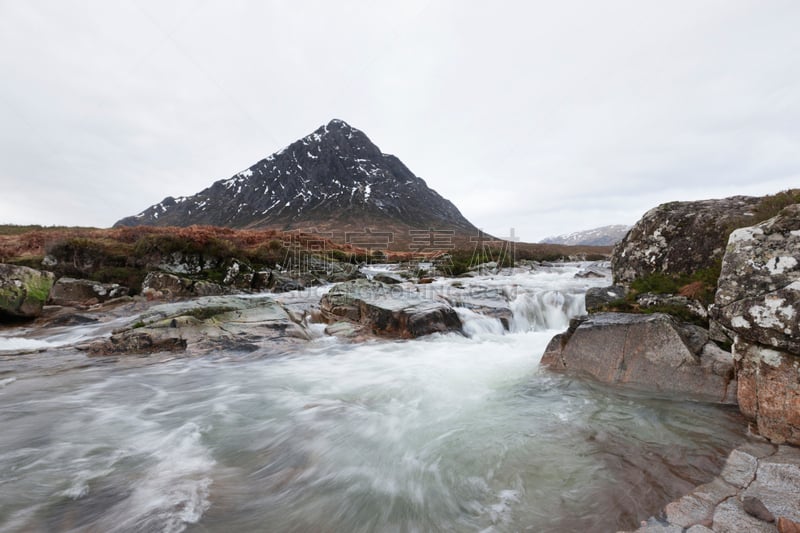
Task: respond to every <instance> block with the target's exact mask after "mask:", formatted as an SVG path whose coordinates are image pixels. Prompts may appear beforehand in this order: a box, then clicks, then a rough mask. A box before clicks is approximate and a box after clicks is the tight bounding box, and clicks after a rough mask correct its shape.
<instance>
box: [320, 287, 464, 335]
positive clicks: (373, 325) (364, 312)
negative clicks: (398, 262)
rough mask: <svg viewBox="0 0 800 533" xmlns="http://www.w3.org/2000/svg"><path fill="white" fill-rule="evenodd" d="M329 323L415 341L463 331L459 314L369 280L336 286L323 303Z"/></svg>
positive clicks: (323, 311) (448, 308) (437, 304)
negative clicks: (366, 329)
mask: <svg viewBox="0 0 800 533" xmlns="http://www.w3.org/2000/svg"><path fill="white" fill-rule="evenodd" d="M320 311H321V312H322V316H323V317H324V318H325V320H326V321H327V322H329V323H333V322H338V321H342V320H345V321H349V322H353V323H357V324H361V325H364V326H367V327H368V328H369V329H370V330H371V331H372V333H374V334H377V335H384V336H390V337H401V338H411V337H420V336H422V335H428V334H430V333H436V332H447V331H461V320H460V319H459V318H458V314H457V313H456V312H455V310H454V309H453V308H452V307H450V306H449V305H447V304H446V303H443V302H438V301H434V300H430V299H427V298H424V297H423V296H421V295H420V294H419V293H417V292H415V291H413V290H411V289H408V288H404V287H401V286H400V285H386V284H384V283H380V282H377V281H370V280H365V279H359V280H353V281H348V282H345V283H339V284H337V285H334V286H333V287H332V288H331V290H330V291H329V292H328V293H327V294H326V295H325V296H323V297H322V300H321V301H320Z"/></svg>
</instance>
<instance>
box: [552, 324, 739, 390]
mask: <svg viewBox="0 0 800 533" xmlns="http://www.w3.org/2000/svg"><path fill="white" fill-rule="evenodd" d="M541 364H542V365H543V366H544V367H546V368H549V369H551V370H556V371H562V372H568V373H571V374H575V375H585V376H589V377H591V378H593V379H596V380H598V381H601V382H604V383H612V384H620V385H627V386H631V387H634V388H637V389H644V390H648V391H655V392H661V393H665V394H680V395H684V396H687V397H690V398H694V399H702V400H706V401H712V402H718V403H726V404H734V403H736V384H735V381H734V380H733V360H732V357H731V354H729V353H727V352H725V351H723V350H721V349H720V348H718V347H717V346H716V345H715V344H714V343H713V342H710V341H709V340H708V333H707V332H706V331H705V330H703V329H702V328H698V327H696V326H686V325H681V324H679V323H678V322H677V321H676V320H675V319H674V318H672V317H670V316H669V315H665V314H662V313H653V314H649V315H637V314H627V313H597V314H594V315H591V316H589V317H584V318H581V319H575V320H573V321H572V323H571V324H570V328H569V329H568V330H567V331H566V332H565V333H562V334H559V335H556V336H555V337H554V338H553V339H552V340H551V341H550V344H549V345H548V346H547V349H546V350H545V353H544V355H543V356H542V361H541Z"/></svg>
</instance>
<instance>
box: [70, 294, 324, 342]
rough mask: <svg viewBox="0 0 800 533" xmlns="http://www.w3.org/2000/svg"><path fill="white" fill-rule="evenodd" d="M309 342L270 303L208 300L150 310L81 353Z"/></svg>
mask: <svg viewBox="0 0 800 533" xmlns="http://www.w3.org/2000/svg"><path fill="white" fill-rule="evenodd" d="M310 338H311V337H310V335H309V333H308V331H307V330H306V328H305V326H304V325H303V324H302V323H301V321H300V320H299V319H297V317H295V316H293V315H292V314H291V313H290V312H289V311H287V310H286V309H285V308H284V307H283V306H282V305H281V304H279V303H278V302H276V301H274V300H272V299H267V298H244V297H241V296H209V297H203V298H197V299H194V300H189V301H185V302H179V303H171V304H162V305H157V306H154V307H151V308H150V309H149V310H148V311H146V312H145V313H143V314H141V315H139V316H138V317H137V318H136V319H134V320H133V321H132V322H130V323H129V324H128V325H127V326H126V327H124V328H121V329H119V330H117V331H115V332H114V333H113V334H112V335H111V337H110V338H108V339H103V340H101V341H97V342H94V343H92V344H90V345H89V346H88V347H86V349H87V350H88V352H89V353H90V354H92V355H111V354H148V353H155V352H162V351H177V352H186V353H187V354H189V355H200V354H205V353H209V352H212V351H216V350H219V349H226V350H233V351H253V350H258V349H264V348H271V349H275V348H276V347H282V346H286V345H292V344H296V343H298V342H304V341H307V340H310Z"/></svg>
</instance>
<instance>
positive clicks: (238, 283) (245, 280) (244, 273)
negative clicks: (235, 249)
mask: <svg viewBox="0 0 800 533" xmlns="http://www.w3.org/2000/svg"><path fill="white" fill-rule="evenodd" d="M254 278H255V272H254V271H253V269H252V268H251V267H250V266H249V265H247V264H246V263H242V262H241V261H237V260H236V259H233V260H231V261H230V263H229V264H228V266H227V268H226V269H225V276H224V277H223V279H222V284H223V285H226V286H233V287H236V288H237V289H250V288H252V287H253V280H254Z"/></svg>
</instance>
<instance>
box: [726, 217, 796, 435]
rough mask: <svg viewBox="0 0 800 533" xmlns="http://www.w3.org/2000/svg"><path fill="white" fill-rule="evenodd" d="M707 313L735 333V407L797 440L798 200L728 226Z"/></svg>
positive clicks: (762, 429) (767, 431)
mask: <svg viewBox="0 0 800 533" xmlns="http://www.w3.org/2000/svg"><path fill="white" fill-rule="evenodd" d="M711 314H712V317H713V318H714V320H715V321H717V322H718V323H719V325H720V326H721V329H722V330H724V331H726V332H727V333H728V334H729V335H731V336H733V337H734V339H735V342H734V359H735V362H736V363H735V364H736V372H737V381H738V399H739V406H740V409H741V411H742V413H743V414H744V415H745V416H747V417H748V418H749V419H750V420H751V421H753V422H754V423H755V429H756V431H757V432H758V433H760V434H761V435H763V436H764V437H767V438H769V439H770V440H772V441H773V442H776V443H782V442H789V443H792V444H796V445H800V204H795V205H791V206H789V207H786V208H784V209H783V210H782V211H781V212H780V213H779V214H778V215H777V216H775V217H774V218H771V219H769V220H767V221H765V222H762V223H760V224H757V225H755V226H752V227H749V228H741V229H738V230H736V231H734V232H733V233H732V234H731V236H730V240H729V243H728V249H727V251H726V253H725V257H724V259H723V261H722V273H721V275H720V279H719V284H718V290H717V293H716V297H715V302H714V307H713V308H712V311H711Z"/></svg>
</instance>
